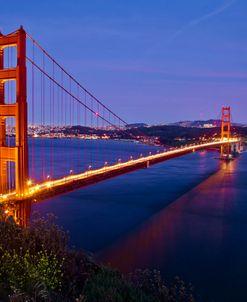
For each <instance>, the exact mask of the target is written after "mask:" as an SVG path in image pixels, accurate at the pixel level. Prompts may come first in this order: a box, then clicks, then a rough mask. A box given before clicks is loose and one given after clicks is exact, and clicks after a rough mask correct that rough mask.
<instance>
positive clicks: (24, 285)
mask: <svg viewBox="0 0 247 302" xmlns="http://www.w3.org/2000/svg"><path fill="white" fill-rule="evenodd" d="M0 234H1V236H0V301H11V302H24V301H25V302H29V301H76V302H135V301H136V302H159V301H160V302H176V301H178V302H193V301H195V300H194V298H193V294H192V289H191V286H186V285H185V284H184V282H182V281H181V280H179V279H178V278H177V279H175V281H174V282H173V284H170V285H167V284H165V283H164V282H163V281H162V278H161V276H160V273H159V272H158V271H149V270H144V271H140V270H138V271H136V272H134V273H133V274H130V275H129V276H123V275H122V274H121V273H120V272H118V271H116V270H112V269H110V268H108V267H105V266H101V265H98V264H96V263H95V262H94V261H93V260H92V259H91V258H90V257H89V256H88V255H86V254H85V253H84V252H82V251H76V250H71V249H70V248H69V247H68V234H67V233H66V232H64V231H63V230H62V229H61V228H60V227H58V226H57V225H56V224H55V222H54V218H53V217H51V216H48V217H47V218H46V219H44V218H40V217H36V218H35V219H34V221H33V223H32V224H31V226H29V227H27V228H25V229H22V228H20V227H19V226H18V225H16V224H15V222H14V221H13V220H12V219H9V218H7V217H5V215H4V213H3V212H2V211H1V209H0Z"/></svg>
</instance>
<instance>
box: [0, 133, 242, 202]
mask: <svg viewBox="0 0 247 302" xmlns="http://www.w3.org/2000/svg"><path fill="white" fill-rule="evenodd" d="M238 142H239V139H237V138H236V139H230V140H229V141H227V140H217V141H213V142H207V143H203V144H197V145H189V146H185V147H181V148H177V149H173V150H169V151H165V152H161V153H157V154H155V155H150V156H146V157H141V158H138V159H132V160H129V161H127V162H123V163H117V164H114V165H111V166H104V167H102V168H100V169H95V170H88V171H86V172H83V173H79V174H74V175H69V176H65V177H62V178H59V179H55V180H49V181H46V182H43V183H39V184H36V185H31V186H30V187H29V190H28V192H26V194H24V196H18V195H17V194H16V193H15V192H10V193H9V194H5V195H2V196H1V198H0V202H9V201H17V200H31V201H32V202H38V201H41V200H44V199H48V198H50V197H54V196H57V195H60V194H63V193H67V192H69V191H73V190H75V189H78V188H82V187H84V186H88V185H90V184H94V183H97V182H100V181H103V180H106V179H108V178H112V177H115V176H118V175H121V174H124V173H127V172H131V171H134V170H137V169H141V168H147V167H148V166H150V165H153V164H156V163H159V162H162V161H165V160H168V159H171V158H175V157H179V156H182V155H185V154H188V153H191V152H195V151H198V150H203V149H208V148H211V147H219V146H220V145H224V144H229V143H231V144H234V143H238Z"/></svg>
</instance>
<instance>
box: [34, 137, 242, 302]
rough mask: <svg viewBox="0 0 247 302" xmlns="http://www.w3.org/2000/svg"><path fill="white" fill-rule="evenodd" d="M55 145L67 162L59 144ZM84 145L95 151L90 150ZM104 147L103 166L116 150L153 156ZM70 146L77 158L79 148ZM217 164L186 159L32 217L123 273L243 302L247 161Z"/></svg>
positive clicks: (45, 206) (44, 205)
mask: <svg viewBox="0 0 247 302" xmlns="http://www.w3.org/2000/svg"><path fill="white" fill-rule="evenodd" d="M105 143H106V142H97V144H105ZM42 144H44V143H43V142H42ZM55 144H56V147H57V150H60V149H61V150H62V151H61V152H64V153H66V154H63V156H64V157H66V156H68V157H69V153H70V149H69V148H67V149H66V148H62V145H64V144H65V142H64V141H62V140H61V141H60V140H56V142H55ZM60 144H61V148H60V147H59V146H60ZM88 144H91V145H90V147H89V146H88V148H92V149H93V150H94V148H95V146H96V142H94V144H95V146H94V145H92V142H88ZM107 144H108V147H107V148H108V150H109V152H106V153H107V156H108V157H107V161H114V160H115V158H111V156H113V154H114V150H115V148H117V149H121V156H122V157H126V158H128V157H129V156H130V154H134V156H138V152H140V151H139V150H140V149H142V151H141V152H142V153H143V154H145V152H146V153H148V152H156V149H157V147H152V146H144V145H139V146H138V147H140V149H138V148H136V144H133V143H129V142H117V141H109V142H107ZM109 145H110V146H109ZM75 146H76V148H77V149H79V150H83V147H84V146H85V142H80V141H79V140H75ZM137 150H138V151H137ZM67 152H68V154H67ZM216 157H217V153H215V152H212V151H211V152H210V151H209V152H205V151H204V152H198V153H192V154H189V155H186V156H184V157H181V158H177V159H173V160H169V161H167V162H164V163H161V164H158V165H155V166H152V167H150V168H148V169H142V170H138V171H135V172H132V173H129V174H125V175H122V176H119V177H117V178H114V179H111V180H107V181H105V182H102V183H99V184H96V185H93V186H90V187H86V188H84V189H81V190H78V191H74V192H71V193H69V194H65V195H62V196H59V197H57V198H52V199H50V200H46V201H43V202H41V203H39V204H34V205H33V206H32V211H33V213H34V212H35V211H39V212H40V213H41V214H46V213H53V214H55V215H56V216H57V217H58V223H59V224H60V225H62V226H63V227H64V228H65V229H66V230H68V231H69V232H70V237H71V245H73V246H76V247H77V248H83V249H84V250H87V251H88V252H91V253H93V254H94V255H95V256H96V257H97V259H98V260H99V261H102V262H104V263H110V264H111V265H112V266H114V267H117V268H119V269H120V270H121V271H123V272H129V271H133V270H134V269H136V268H150V269H153V268H155V269H159V270H160V271H161V273H162V275H163V276H164V277H165V278H166V279H168V280H170V279H172V278H173V277H174V276H177V275H178V276H180V277H181V278H182V279H184V280H185V281H187V282H192V283H193V285H194V286H195V288H196V292H197V293H199V295H200V296H201V297H203V299H204V300H203V301H205V300H206V301H220V302H228V301H229V302H230V301H246V299H245V297H244V295H245V286H246V282H245V272H246V271H247V257H246V254H247V236H246V232H247V153H243V154H242V155H241V156H240V157H239V158H238V159H236V160H234V161H232V162H230V163H229V164H227V165H226V164H225V163H223V162H220V161H219V160H218V159H216ZM104 160H105V158H104ZM88 163H89V162H87V163H86V164H88ZM57 164H58V165H59V162H58V163H57ZM84 164H85V163H84ZM99 164H100V162H99ZM63 169H65V168H64V163H63V162H61V165H60V172H61V173H62V172H64V171H63ZM66 169H68V168H67V167H66ZM36 170H39V166H37V167H36ZM65 172H66V171H65Z"/></svg>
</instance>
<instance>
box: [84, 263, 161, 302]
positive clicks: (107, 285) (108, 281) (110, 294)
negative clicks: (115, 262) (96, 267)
mask: <svg viewBox="0 0 247 302" xmlns="http://www.w3.org/2000/svg"><path fill="white" fill-rule="evenodd" d="M82 296H84V297H86V299H85V301H86V302H106V301H107V302H126V301H128V302H158V300H156V299H154V298H153V297H151V296H150V295H146V294H145V293H144V292H143V291H142V290H140V289H139V288H137V287H135V286H134V285H133V284H132V283H131V282H129V281H128V280H126V279H124V278H123V276H122V275H121V274H120V273H119V272H117V271H113V270H110V269H107V268H103V269H101V270H100V271H99V272H98V273H97V274H95V275H94V276H93V277H92V278H91V279H89V280H88V281H87V282H86V284H85V286H84V290H83V293H82Z"/></svg>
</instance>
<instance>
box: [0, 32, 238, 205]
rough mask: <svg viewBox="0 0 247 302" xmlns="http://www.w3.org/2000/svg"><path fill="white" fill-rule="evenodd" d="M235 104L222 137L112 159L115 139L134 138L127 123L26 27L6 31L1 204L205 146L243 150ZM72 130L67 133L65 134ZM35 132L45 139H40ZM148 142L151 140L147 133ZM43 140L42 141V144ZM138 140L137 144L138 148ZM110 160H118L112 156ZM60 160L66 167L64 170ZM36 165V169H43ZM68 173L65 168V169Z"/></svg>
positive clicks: (2, 43) (1, 54)
mask: <svg viewBox="0 0 247 302" xmlns="http://www.w3.org/2000/svg"><path fill="white" fill-rule="evenodd" d="M230 120H231V117H230V108H229V107H225V108H223V109H222V122H221V137H219V138H218V139H214V140H213V139H212V141H209V142H206V143H205V142H204V143H198V144H194V145H190V146H183V147H180V148H177V149H172V150H162V151H161V150H160V151H159V153H155V154H150V153H148V154H142V155H139V156H138V157H136V156H128V157H126V155H124V154H122V153H121V150H117V151H115V153H116V154H114V155H115V160H114V161H112V160H111V161H106V159H107V156H106V153H107V147H106V146H107V144H103V145H102V144H100V143H98V141H99V138H100V139H101V140H105V141H107V139H114V138H128V139H130V138H133V137H132V136H131V134H130V132H126V125H127V123H126V122H125V121H124V120H123V119H122V118H121V117H119V116H118V115H117V114H115V113H114V112H113V111H112V110H111V109H110V108H108V107H107V106H106V105H104V104H103V103H102V102H101V101H100V100H99V99H98V98H96V97H95V96H94V95H93V94H92V93H90V92H89V91H88V90H87V89H86V88H84V87H83V86H82V85H81V84H80V83H79V82H78V81H77V80H76V79H75V78H74V77H73V76H71V75H70V74H69V73H68V72H67V71H66V70H65V69H64V68H63V67H62V66H61V65H60V64H59V63H58V62H57V61H56V60H55V59H54V58H53V57H52V56H50V55H49V54H48V53H47V52H46V51H45V50H44V49H43V48H42V47H41V46H40V45H39V44H38V43H37V42H36V41H35V40H34V39H33V38H32V37H31V36H30V35H29V34H27V33H26V32H25V31H24V29H23V28H20V29H19V30H17V31H15V32H13V33H11V34H9V35H0V121H1V123H0V202H9V201H26V202H28V201H33V200H42V199H46V198H49V197H51V196H56V195H58V194H61V193H64V192H67V191H70V190H74V189H76V188H80V187H83V186H85V185H89V184H92V183H96V182H98V181H102V180H104V179H107V178H110V177H114V176H117V175H120V174H123V173H126V172H129V171H133V170H136V169H139V168H143V167H148V166H149V165H152V164H155V163H158V162H161V161H164V160H167V159H170V158H174V157H178V156H182V155H185V154H188V153H190V152H195V151H198V150H202V149H207V148H212V147H220V150H221V156H222V158H223V157H224V158H229V156H230V153H231V151H232V150H233V149H234V150H235V151H239V144H240V140H239V138H234V137H231V134H230V126H231V125H230ZM66 134H69V135H66ZM68 136H70V137H76V138H80V139H83V140H84V141H85V142H86V141H88V140H90V141H92V142H93V139H97V138H98V139H97V140H95V141H96V143H95V145H94V146H95V149H96V151H94V152H92V149H88V144H85V146H84V148H80V149H76V150H75V148H74V145H73V141H72V140H69V139H67V140H66V141H65V143H64V148H71V151H70V156H69V157H64V152H62V150H58V149H57V148H56V140H55V138H64V137H68ZM37 137H38V138H41V139H39V140H38V143H37ZM134 138H135V139H139V140H141V141H142V142H149V141H150V138H147V137H145V136H143V135H142V134H141V133H140V135H138V136H135V137H134ZM37 144H38V147H37ZM138 148H139V145H138V144H136V149H137V150H136V153H135V154H138ZM111 158H114V156H113V154H111ZM61 164H62V165H63V169H61V168H60V167H61ZM37 167H38V168H37ZM64 171H67V173H65V175H64V174H63V173H64Z"/></svg>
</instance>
